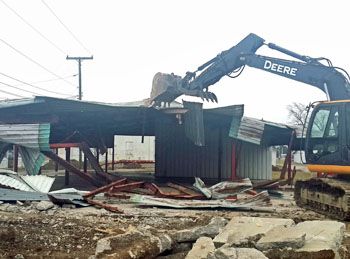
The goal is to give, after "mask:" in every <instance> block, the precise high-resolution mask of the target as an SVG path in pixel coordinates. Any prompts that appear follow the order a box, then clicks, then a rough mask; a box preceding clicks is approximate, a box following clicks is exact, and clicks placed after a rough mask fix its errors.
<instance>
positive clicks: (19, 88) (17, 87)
mask: <svg viewBox="0 0 350 259" xmlns="http://www.w3.org/2000/svg"><path fill="white" fill-rule="evenodd" d="M0 84H3V85H6V86H8V87H11V88H14V89H17V90H20V91H23V92H26V93H30V94H34V95H42V94H38V93H35V92H32V91H28V90H25V89H21V88H19V87H16V86H13V85H9V84H6V83H4V82H0Z"/></svg>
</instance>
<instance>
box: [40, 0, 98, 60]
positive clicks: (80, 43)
mask: <svg viewBox="0 0 350 259" xmlns="http://www.w3.org/2000/svg"><path fill="white" fill-rule="evenodd" d="M41 2H42V3H43V4H44V5H45V6H46V8H47V9H48V10H49V11H50V12H51V14H52V15H53V16H55V17H56V19H57V20H58V21H59V22H60V23H61V25H62V26H63V27H64V28H65V29H66V30H67V31H68V32H69V33H70V35H71V36H72V37H73V38H74V39H75V40H76V41H77V42H78V43H79V45H80V46H81V47H83V48H84V49H85V51H87V52H88V53H89V54H91V52H90V51H89V50H88V49H87V48H86V47H85V46H84V44H83V43H82V42H81V41H80V40H79V39H78V38H77V37H76V36H75V35H74V34H73V32H72V31H71V30H70V29H69V28H68V27H67V26H66V25H65V24H64V23H63V22H62V21H61V19H60V18H59V17H58V16H57V15H56V13H55V12H54V11H53V10H52V8H50V7H49V6H48V4H47V3H46V2H45V1H44V0H41Z"/></svg>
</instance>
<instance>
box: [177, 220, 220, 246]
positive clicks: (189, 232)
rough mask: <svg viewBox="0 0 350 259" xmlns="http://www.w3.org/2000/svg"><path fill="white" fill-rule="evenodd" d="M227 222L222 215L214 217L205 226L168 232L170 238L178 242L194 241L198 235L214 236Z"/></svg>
mask: <svg viewBox="0 0 350 259" xmlns="http://www.w3.org/2000/svg"><path fill="white" fill-rule="evenodd" d="M226 224H227V220H226V219H224V218H222V217H214V218H212V219H211V220H210V222H209V224H208V225H206V226H200V227H195V228H191V229H185V230H181V231H173V232H172V233H170V236H171V237H172V239H173V240H174V241H176V242H178V243H183V242H195V241H196V240H197V239H199V238H200V237H211V238H214V237H215V236H216V235H218V234H219V233H220V232H221V230H222V229H223V228H224V227H225V225H226Z"/></svg>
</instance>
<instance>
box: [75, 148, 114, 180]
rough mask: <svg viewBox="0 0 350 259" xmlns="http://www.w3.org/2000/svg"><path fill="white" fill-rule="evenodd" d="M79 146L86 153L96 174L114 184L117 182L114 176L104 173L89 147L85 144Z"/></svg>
mask: <svg viewBox="0 0 350 259" xmlns="http://www.w3.org/2000/svg"><path fill="white" fill-rule="evenodd" d="M78 146H79V148H80V149H81V150H82V151H83V152H84V155H86V156H87V158H88V160H89V161H90V164H91V166H92V168H93V169H94V170H95V172H96V174H98V175H100V176H102V177H103V178H105V179H106V180H107V181H108V182H113V181H115V180H116V178H115V177H113V176H112V175H110V174H108V173H106V172H104V171H103V169H102V168H101V166H100V165H99V163H98V162H97V159H96V157H95V156H94V154H92V152H91V150H90V148H89V146H88V145H87V144H86V143H85V142H82V143H80V144H79V145H78Z"/></svg>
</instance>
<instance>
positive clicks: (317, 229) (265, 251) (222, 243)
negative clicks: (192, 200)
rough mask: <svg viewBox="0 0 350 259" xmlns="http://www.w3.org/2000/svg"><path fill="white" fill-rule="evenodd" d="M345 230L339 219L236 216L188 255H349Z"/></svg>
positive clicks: (221, 258) (189, 258)
mask: <svg viewBox="0 0 350 259" xmlns="http://www.w3.org/2000/svg"><path fill="white" fill-rule="evenodd" d="M209 225H210V224H209ZM209 225H208V226H209ZM344 232H345V224H344V223H341V222H337V221H316V220H315V221H304V222H301V223H299V224H295V223H294V221H293V220H290V219H278V218H259V217H234V218H232V219H231V221H230V222H229V223H228V224H227V225H226V226H225V227H224V228H223V229H222V230H221V231H220V233H219V234H217V235H216V236H215V237H214V239H213V240H212V239H211V238H210V237H205V238H203V237H201V238H199V239H197V242H196V243H195V244H194V246H193V248H192V250H191V251H190V252H189V253H188V255H187V257H186V258H187V259H192V258H193V259H194V258H208V259H226V258H239V259H241V258H252V259H253V258H254V259H255V258H275V259H279V258H292V259H293V258H295V259H300V258H303V259H304V258H310V259H318V258H320V259H321V258H349V252H348V251H347V250H346V248H344V247H343V246H342V242H343V239H344ZM179 240H180V239H178V240H177V242H179ZM183 240H187V241H188V239H183ZM204 244H205V246H204ZM213 245H214V246H215V248H216V249H215V248H214V249H213Z"/></svg>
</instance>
